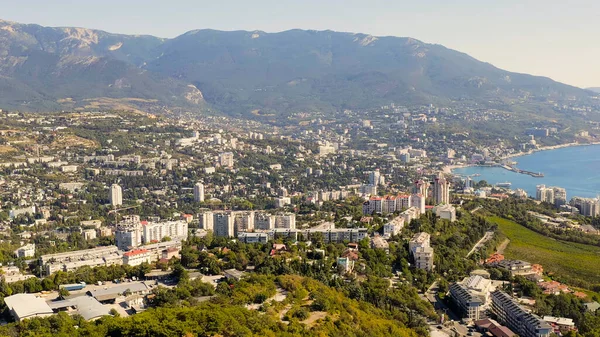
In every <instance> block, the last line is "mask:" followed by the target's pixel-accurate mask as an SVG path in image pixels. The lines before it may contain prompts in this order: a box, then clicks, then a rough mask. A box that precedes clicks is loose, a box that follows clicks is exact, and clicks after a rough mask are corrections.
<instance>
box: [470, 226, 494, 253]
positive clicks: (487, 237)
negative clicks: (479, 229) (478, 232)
mask: <svg viewBox="0 0 600 337" xmlns="http://www.w3.org/2000/svg"><path fill="white" fill-rule="evenodd" d="M493 237H494V232H493V231H488V232H485V235H483V237H482V238H481V239H480V240H479V241H477V243H476V244H475V246H473V248H472V249H471V251H470V252H469V253H468V254H467V257H469V256H471V254H473V253H475V251H476V250H477V249H479V248H481V246H483V244H485V243H486V242H488V241H490V240H491V239H492V238H493Z"/></svg>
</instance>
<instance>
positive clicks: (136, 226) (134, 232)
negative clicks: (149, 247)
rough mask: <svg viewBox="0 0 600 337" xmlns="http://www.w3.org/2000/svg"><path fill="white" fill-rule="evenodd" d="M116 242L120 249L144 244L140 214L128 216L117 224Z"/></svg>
mask: <svg viewBox="0 0 600 337" xmlns="http://www.w3.org/2000/svg"><path fill="white" fill-rule="evenodd" d="M115 244H116V245H117V247H118V248H119V249H120V250H129V249H131V248H135V247H138V246H140V245H141V244H142V224H141V222H140V217H139V216H138V215H129V216H126V217H125V218H124V219H123V221H121V222H119V223H118V224H117V230H116V231H115Z"/></svg>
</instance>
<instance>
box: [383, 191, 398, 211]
mask: <svg viewBox="0 0 600 337" xmlns="http://www.w3.org/2000/svg"><path fill="white" fill-rule="evenodd" d="M395 211H396V197H395V196H393V195H386V196H385V197H383V200H381V213H394V212H395Z"/></svg>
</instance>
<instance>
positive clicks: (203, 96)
mask: <svg viewBox="0 0 600 337" xmlns="http://www.w3.org/2000/svg"><path fill="white" fill-rule="evenodd" d="M590 95H592V93H591V92H590V91H587V90H584V89H580V88H576V87H573V86H569V85H565V84H562V83H558V82H555V81H553V80H551V79H549V78H545V77H537V76H531V75H525V74H518V73H512V72H508V71H505V70H502V69H498V68H496V67H494V66H492V65H491V64H489V63H484V62H480V61H478V60H476V59H474V58H472V57H470V56H469V55H467V54H464V53H461V52H458V51H455V50H451V49H448V48H446V47H443V46H441V45H435V44H427V43H423V42H421V41H418V40H416V39H413V38H400V37H375V36H371V35H365V34H353V33H340V32H333V31H312V30H290V31H285V32H280V33H265V32H262V31H253V32H249V31H230V32H225V31H216V30H209V29H205V30H195V31H190V32H187V33H185V34H183V35H180V36H178V37H176V38H172V39H164V38H158V37H153V36H140V35H135V36H134V35H121V34H112V33H107V32H104V31H99V30H92V29H84V28H70V27H66V28H65V27H62V28H50V27H42V26H39V25H33V24H19V23H14V22H9V21H2V20H0V107H5V108H10V109H19V110H29V111H48V110H58V109H62V110H64V109H94V108H123V107H135V108H137V109H141V110H147V111H201V110H205V109H215V110H218V111H221V112H223V113H227V114H230V115H235V116H260V115H270V116H273V115H286V114H290V113H294V112H304V111H333V110H339V109H346V108H348V109H361V108H372V107H376V106H379V105H382V104H388V103H390V102H396V103H400V102H404V104H425V103H442V104H443V103H449V102H452V101H459V100H469V101H474V102H481V103H485V104H488V103H490V102H492V103H495V104H503V103H507V102H510V101H514V100H518V99H520V98H523V97H527V98H528V99H533V100H539V101H540V102H546V101H549V100H553V101H555V100H561V99H573V98H586V97H589V96H590Z"/></svg>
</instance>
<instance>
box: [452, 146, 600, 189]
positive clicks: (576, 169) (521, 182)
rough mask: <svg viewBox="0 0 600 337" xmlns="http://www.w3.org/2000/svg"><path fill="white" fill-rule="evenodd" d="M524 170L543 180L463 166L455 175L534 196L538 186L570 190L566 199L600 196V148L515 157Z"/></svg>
mask: <svg viewBox="0 0 600 337" xmlns="http://www.w3.org/2000/svg"><path fill="white" fill-rule="evenodd" d="M511 160H514V161H516V162H517V165H516V166H517V167H518V168H520V169H522V170H527V171H532V172H541V173H543V174H544V177H543V178H534V177H532V176H529V175H525V174H520V173H515V172H511V171H508V170H505V169H503V168H501V167H477V166H472V167H464V168H457V169H454V170H453V171H452V173H454V174H458V175H462V176H467V175H474V174H479V175H480V176H477V177H472V179H473V180H474V181H479V180H486V181H487V182H488V183H490V184H496V183H501V182H511V183H512V185H511V187H510V188H511V189H517V188H522V189H524V190H525V191H527V193H528V194H529V195H530V196H535V194H536V186H537V185H541V184H544V185H546V186H559V187H563V188H565V189H566V190H567V200H569V199H571V198H572V197H574V196H580V197H587V198H595V197H596V196H598V195H599V194H600V145H588V146H573V147H565V148H560V149H555V150H546V151H539V152H535V153H533V154H530V155H525V156H520V157H515V158H512V159H511Z"/></svg>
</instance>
